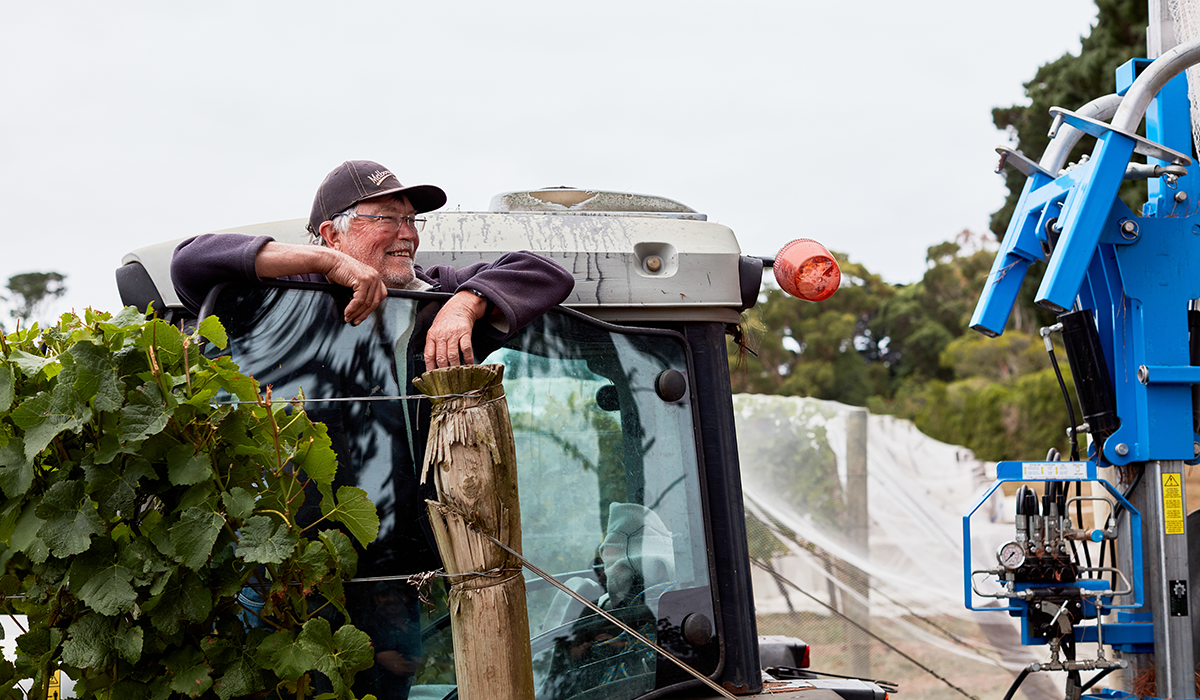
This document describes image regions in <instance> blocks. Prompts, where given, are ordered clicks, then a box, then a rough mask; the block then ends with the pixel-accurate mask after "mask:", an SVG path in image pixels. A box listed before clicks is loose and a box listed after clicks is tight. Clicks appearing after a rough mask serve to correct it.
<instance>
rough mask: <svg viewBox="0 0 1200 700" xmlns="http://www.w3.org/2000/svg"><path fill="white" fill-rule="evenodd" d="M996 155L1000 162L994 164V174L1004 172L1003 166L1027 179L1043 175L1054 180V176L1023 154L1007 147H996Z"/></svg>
mask: <svg viewBox="0 0 1200 700" xmlns="http://www.w3.org/2000/svg"><path fill="white" fill-rule="evenodd" d="M996 153H999V154H1000V162H999V163H997V164H996V172H997V173H998V172H1000V171H1002V170H1004V166H1006V165H1011V166H1012V167H1014V168H1016V169H1017V172H1019V173H1021V174H1022V175H1024V176H1025V177H1029V176H1030V175H1032V174H1034V173H1038V174H1040V175H1045V176H1046V177H1048V178H1050V179H1051V180H1053V179H1054V174H1053V173H1051V172H1050V171H1049V170H1046V169H1045V168H1043V167H1042V166H1040V165H1038V164H1037V163H1035V162H1034V161H1032V160H1030V159H1029V158H1028V157H1027V156H1026V155H1025V154H1024V153H1021V152H1020V151H1018V150H1016V149H1012V148H1009V147H1008V146H996Z"/></svg>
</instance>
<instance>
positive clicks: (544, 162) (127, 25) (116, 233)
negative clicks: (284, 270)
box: [0, 0, 1095, 311]
mask: <svg viewBox="0 0 1200 700" xmlns="http://www.w3.org/2000/svg"><path fill="white" fill-rule="evenodd" d="M1094 21H1095V7H1094V5H1093V3H1092V2H1091V1H1090V0H1003V1H999V0H996V1H993V0H971V1H970V2H965V1H963V0H917V1H916V2H908V3H899V2H895V1H894V0H860V2H857V3H852V2H830V1H825V2H815V1H812V0H793V1H791V2H783V1H779V2H758V1H755V0H742V1H741V2H738V3H733V2H729V1H728V0H722V1H720V2H709V1H708V0H690V1H689V2H654V1H653V0H642V1H640V2H625V1H613V0H608V1H607V2H593V3H575V2H563V1H561V0H560V1H559V2H522V1H520V0H516V1H514V2H485V1H482V0H463V1H461V2H453V1H449V0H448V1H445V2H422V3H412V2H404V1H397V0H391V1H388V2H339V3H330V2H316V1H312V0H289V1H288V2H246V1H245V0H239V1H237V2H225V1H223V0H215V1H209V2H203V3H164V2H120V1H119V0H116V1H114V2H105V3H98V2H81V1H79V2H70V1H67V2H53V3H51V2H43V3H33V2H16V1H15V0H8V1H5V2H0V26H3V27H4V29H5V32H4V34H5V39H4V41H3V42H2V43H0V65H3V67H4V68H3V70H2V71H0V93H2V95H3V98H4V102H3V104H4V108H3V110H0V134H2V136H0V206H2V207H3V209H4V210H5V211H7V212H8V221H9V231H10V232H9V235H7V236H6V237H5V239H6V244H7V245H6V251H5V253H4V255H3V256H0V285H2V283H3V281H4V280H7V279H8V277H9V276H11V275H13V274H16V273H19V272H29V271H47V270H55V271H58V272H61V273H64V274H65V275H67V285H68V288H69V292H68V295H67V296H66V297H65V298H64V300H63V302H64V307H65V308H70V307H71V306H74V307H76V308H78V309H80V310H82V307H84V306H93V307H96V308H101V309H108V310H113V311H115V310H116V309H117V308H118V307H119V305H120V302H119V298H118V296H117V292H116V285H115V283H114V281H113V280H114V277H113V272H114V270H115V268H116V267H117V266H118V265H120V263H121V257H122V256H123V255H124V254H125V253H127V252H129V251H131V250H133V249H135V248H138V247H140V246H143V245H147V244H150V243H154V242H158V241H162V240H167V239H171V238H176V237H179V236H185V235H192V234H196V233H203V232H205V231H211V230H216V229H221V228H227V227H231V226H238V225H244V224H250V223H258V222H264V221H274V220H279V219H290V218H298V217H307V216H308V211H309V207H310V206H311V201H312V194H313V191H314V190H315V188H316V186H317V185H318V184H319V183H320V181H321V179H322V178H323V177H324V176H325V173H326V172H328V171H329V170H330V169H332V168H333V167H334V166H335V165H337V164H338V163H340V162H341V161H343V160H346V159H352V158H366V159H371V160H377V161H379V162H381V163H383V164H385V165H386V166H388V167H390V168H391V169H392V170H393V171H394V172H395V173H396V174H397V175H398V176H399V178H400V179H401V180H402V181H403V182H404V183H405V184H412V183H416V182H433V183H436V184H439V185H441V186H442V187H443V188H444V189H445V190H446V191H447V193H448V194H449V197H450V203H449V205H448V206H449V208H451V209H453V208H456V207H458V208H461V209H463V210H479V209H484V208H486V207H487V204H488V202H489V200H490V199H491V197H492V195H494V194H496V193H498V192H504V191H511V190H518V189H534V188H538V187H544V186H554V185H571V186H577V187H587V188H596V189H610V190H617V191H623V192H624V191H627V192H636V193H642V194H657V195H662V196H666V197H670V198H672V199H676V200H679V201H681V202H684V203H686V204H688V205H690V206H692V207H694V208H695V209H697V210H699V211H702V212H705V213H707V214H708V216H709V219H710V220H711V221H717V222H720V223H723V224H726V225H728V226H730V227H732V228H733V229H734V231H735V232H737V234H738V237H739V240H740V241H741V245H742V249H743V252H745V253H747V254H753V255H773V254H774V253H775V252H776V251H777V250H778V248H779V247H780V246H781V245H782V244H783V243H785V242H787V241H788V240H790V239H792V238H795V237H801V236H804V237H811V238H816V239H818V240H821V241H822V242H824V243H825V244H826V245H827V246H828V247H829V248H831V249H833V250H838V251H842V252H845V253H847V254H849V255H850V257H851V259H852V260H855V261H857V262H862V263H864V264H865V265H866V266H867V267H868V269H870V270H871V271H873V272H877V273H880V274H882V275H883V277H884V279H886V280H887V281H889V282H912V281H915V280H917V279H919V278H920V276H921V274H922V273H923V271H924V269H925V249H926V248H927V247H928V246H930V245H933V244H935V243H938V242H941V241H944V240H948V239H950V238H952V237H954V236H955V235H956V234H957V233H958V232H959V231H961V230H963V229H970V230H972V231H976V232H983V231H985V230H986V227H987V222H988V215H989V214H990V213H991V212H992V211H994V210H995V209H996V208H998V207H999V206H1000V204H1001V202H1002V201H1003V197H1004V188H1003V186H1002V183H1001V180H1000V177H999V176H998V175H995V174H993V172H992V169H993V167H994V165H995V154H994V152H993V150H992V149H993V148H994V147H995V146H996V145H998V144H999V143H1000V142H1002V140H1003V138H1004V135H1003V134H1001V133H999V132H997V131H996V130H995V129H994V128H993V127H992V123H991V109H992V108H993V107H995V106H1000V105H1008V104H1012V103H1014V102H1019V101H1021V100H1022V87H1021V86H1022V83H1023V82H1025V81H1027V80H1029V79H1030V78H1031V77H1032V76H1033V73H1034V71H1035V70H1036V69H1037V67H1038V66H1039V65H1041V64H1042V63H1045V62H1046V61H1049V60H1053V59H1054V58H1057V57H1058V56H1061V55H1062V54H1063V53H1066V52H1073V53H1078V51H1079V39H1080V36H1081V35H1083V34H1086V33H1087V32H1088V31H1089V27H1090V26H1091V24H1092V23H1093V22H1094ZM1064 106H1066V107H1068V108H1075V107H1078V106H1079V105H1064ZM1031 155H1033V156H1034V157H1035V158H1036V156H1037V155H1040V154H1031Z"/></svg>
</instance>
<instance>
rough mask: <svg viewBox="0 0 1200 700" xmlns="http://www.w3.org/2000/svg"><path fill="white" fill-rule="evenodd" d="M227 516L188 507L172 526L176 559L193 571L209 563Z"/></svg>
mask: <svg viewBox="0 0 1200 700" xmlns="http://www.w3.org/2000/svg"><path fill="white" fill-rule="evenodd" d="M224 524H225V518H224V517H223V516H222V515H221V514H220V513H215V512H213V511H211V510H205V509H204V508H199V507H197V508H188V509H187V510H186V511H184V513H183V518H181V519H180V521H179V522H178V523H176V524H175V525H174V526H172V527H171V545H172V546H173V547H174V549H175V558H176V560H177V561H178V562H179V563H181V564H183V565H184V566H186V567H187V568H189V569H192V570H193V571H195V570H197V569H199V568H200V567H202V566H204V565H205V564H206V563H208V558H209V556H210V555H211V554H212V548H213V544H214V543H215V542H216V541H217V535H218V534H220V532H221V526H222V525H224Z"/></svg>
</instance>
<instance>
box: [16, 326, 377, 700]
mask: <svg viewBox="0 0 1200 700" xmlns="http://www.w3.org/2000/svg"><path fill="white" fill-rule="evenodd" d="M227 342H228V340H227V337H226V334H225V330H224V328H223V327H222V326H221V324H220V322H219V321H218V320H217V319H216V318H212V317H210V318H207V319H205V320H204V321H203V322H202V323H200V325H199V328H198V329H197V330H196V331H195V332H192V333H190V334H188V333H184V332H181V331H180V330H179V329H178V328H176V327H174V326H172V325H171V324H169V323H166V322H164V321H162V320H159V319H150V320H146V318H145V316H143V315H142V314H141V313H139V312H138V311H137V310H136V309H134V308H132V307H130V308H126V309H124V310H123V311H121V312H120V313H118V314H117V315H115V316H112V315H109V314H107V313H103V312H96V311H92V310H88V311H86V312H85V313H84V314H83V315H82V317H81V316H79V315H76V314H66V315H64V316H63V317H62V318H61V319H60V321H59V322H58V324H57V325H55V326H52V327H47V328H44V329H42V328H39V327H38V326H37V325H34V326H32V327H30V328H28V329H25V330H20V331H18V332H16V333H12V334H10V335H8V336H0V565H2V566H3V568H2V571H3V574H2V575H0V596H3V599H2V603H3V608H4V609H3V611H2V613H3V614H5V615H11V616H12V619H13V620H15V621H18V622H20V623H21V624H22V629H23V630H24V631H23V633H22V634H21V635H20V637H19V638H18V639H17V654H16V661H15V662H10V661H7V660H3V659H0V698H10V697H11V698H20V697H24V695H23V693H22V691H21V690H20V689H19V688H18V686H17V683H18V681H22V680H24V681H32V683H33V686H34V687H33V688H32V689H31V691H30V692H31V695H30V697H45V687H46V684H47V683H48V682H49V679H50V678H51V676H52V674H53V673H54V672H55V671H56V670H61V671H62V672H64V673H66V674H67V675H69V676H70V677H71V678H73V679H75V680H76V686H75V694H76V696H77V697H86V698H113V699H117V698H119V699H120V700H141V699H145V700H152V699H153V700H158V699H165V698H172V697H179V696H184V697H190V698H214V697H215V698H219V699H220V700H230V699H231V698H268V697H270V698H274V697H279V698H285V697H287V698H309V697H314V696H315V697H318V698H333V697H336V698H348V697H353V693H352V691H351V689H350V686H351V684H352V682H353V679H354V676H355V674H356V673H357V672H358V671H360V670H363V669H366V668H369V667H370V666H371V665H372V663H373V662H374V652H373V650H372V647H371V642H370V639H369V638H368V636H367V635H366V634H365V633H364V632H362V631H361V630H359V629H357V628H355V627H354V626H353V625H352V624H351V622H350V621H349V616H348V615H347V613H346V609H345V593H344V590H343V581H344V580H345V579H348V578H350V577H352V576H353V575H354V572H355V568H356V566H357V554H356V550H355V548H354V546H353V544H352V542H351V539H350V538H351V537H353V538H355V539H357V540H358V541H359V543H361V544H362V545H363V546H365V545H366V544H367V543H369V542H371V541H372V540H374V539H375V537H376V536H377V535H378V531H379V519H378V517H377V515H376V510H375V506H374V505H373V504H372V503H371V502H370V500H369V499H368V498H367V494H366V493H365V492H364V491H362V490H361V489H357V488H353V487H346V486H343V487H340V488H338V489H337V492H336V493H334V490H333V478H334V473H335V471H336V469H337V459H336V455H335V454H334V452H333V450H332V448H331V445H330V439H329V436H328V434H327V433H326V429H325V426H324V425H321V424H319V423H312V422H311V421H309V420H308V418H307V417H306V415H305V413H304V411H303V409H302V404H301V403H300V402H299V401H296V402H291V403H288V402H283V403H280V402H272V400H271V396H270V388H269V387H268V388H267V389H266V391H265V392H264V393H262V394H260V392H259V386H258V383H257V382H256V381H254V379H252V378H251V377H247V376H245V375H243V374H242V373H241V372H239V371H238V368H237V366H236V365H235V363H234V362H233V361H232V360H231V359H230V358H229V357H227V356H210V355H219V353H209V354H207V355H206V354H205V353H204V352H202V350H203V349H204V348H205V346H207V347H208V348H210V349H212V348H217V349H223V348H224V347H225V346H226V344H227ZM238 401H240V402H241V403H236V402H238ZM310 483H311V484H314V485H315V486H316V487H317V488H316V491H317V492H318V493H319V494H320V504H319V505H320V512H321V513H322V515H323V517H321V518H320V519H319V520H318V521H317V522H316V523H313V524H311V525H308V526H307V527H302V525H301V523H298V522H297V513H298V511H299V509H300V507H301V506H302V505H303V503H304V500H305V495H306V491H308V492H309V493H311V492H312V491H313V489H306V487H307V486H308V485H309V484H310ZM310 505H311V504H310ZM347 533H348V534H347ZM251 588H252V589H254V590H256V591H258V592H259V593H260V594H261V597H262V598H263V599H264V600H265V602H264V604H263V606H262V609H261V610H257V611H255V610H253V609H247V607H244V606H243V605H242V604H241V603H239V593H242V592H243V591H245V590H250V589H251ZM251 607H254V606H251ZM25 685H26V686H28V682H26V683H25Z"/></svg>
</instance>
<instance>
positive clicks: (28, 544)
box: [8, 503, 50, 564]
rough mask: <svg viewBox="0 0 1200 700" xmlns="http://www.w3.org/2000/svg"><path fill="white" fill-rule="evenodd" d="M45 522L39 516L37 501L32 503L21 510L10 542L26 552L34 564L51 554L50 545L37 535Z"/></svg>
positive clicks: (18, 549) (41, 561)
mask: <svg viewBox="0 0 1200 700" xmlns="http://www.w3.org/2000/svg"><path fill="white" fill-rule="evenodd" d="M45 522H46V521H45V520H42V519H41V518H39V517H38V516H37V505H36V503H31V504H30V505H28V506H26V507H25V509H24V510H22V511H21V515H20V517H18V518H17V522H16V524H15V525H14V526H13V533H12V539H11V540H10V541H9V543H8V544H9V546H10V547H12V548H13V549H14V550H16V551H18V552H24V553H25V555H26V556H28V557H29V558H30V559H31V560H33V563H34V564H41V563H43V562H45V561H46V557H48V556H50V547H48V546H47V545H46V543H45V542H44V541H43V540H42V538H41V537H38V535H37V533H38V531H39V530H41V529H42V525H44V524H45Z"/></svg>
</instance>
